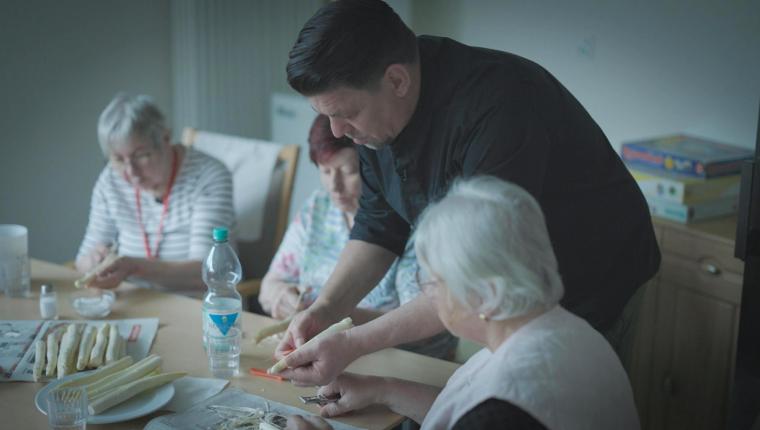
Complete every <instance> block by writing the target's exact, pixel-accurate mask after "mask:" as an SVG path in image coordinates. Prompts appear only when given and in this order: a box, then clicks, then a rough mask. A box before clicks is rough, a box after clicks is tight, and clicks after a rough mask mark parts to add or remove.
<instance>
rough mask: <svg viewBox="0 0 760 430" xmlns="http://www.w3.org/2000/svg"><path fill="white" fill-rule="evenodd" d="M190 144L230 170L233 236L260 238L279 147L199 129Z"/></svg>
mask: <svg viewBox="0 0 760 430" xmlns="http://www.w3.org/2000/svg"><path fill="white" fill-rule="evenodd" d="M193 147H195V148H196V149H198V150H199V151H203V152H205V153H206V154H209V155H211V156H212V157H214V158H216V159H218V160H220V161H221V162H222V163H224V165H225V166H227V168H228V169H229V170H230V172H232V185H233V190H232V200H233V204H234V206H235V217H236V218H237V228H236V229H235V237H236V238H237V239H238V240H243V241H255V240H258V239H259V238H260V237H261V228H262V222H263V220H264V207H265V205H266V201H267V193H268V192H269V187H270V185H271V181H272V174H273V173H274V168H275V165H276V163H277V155H278V154H279V153H280V149H282V146H281V145H279V144H276V143H273V142H269V141H266V140H258V139H248V138H243V137H237V136H230V135H225V134H219V133H210V132H205V131H198V132H196V134H195V140H194V143H193Z"/></svg>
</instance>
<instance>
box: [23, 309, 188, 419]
mask: <svg viewBox="0 0 760 430" xmlns="http://www.w3.org/2000/svg"><path fill="white" fill-rule="evenodd" d="M93 368H96V369H97V370H95V371H94V372H92V373H91V374H89V375H86V376H83V377H81V378H76V379H72V380H70V381H66V382H64V383H62V384H60V385H58V386H57V387H56V389H61V388H66V387H74V386H83V387H84V388H85V391H86V392H87V400H88V402H89V411H90V414H91V415H97V414H99V413H101V412H103V411H105V410H107V409H109V408H111V407H113V406H115V405H117V404H119V403H122V402H124V401H125V400H127V399H130V398H132V397H134V396H136V395H137V394H139V393H141V392H143V391H147V390H149V389H151V388H155V387H158V386H161V385H164V384H167V383H169V382H171V381H173V380H175V379H177V378H180V377H182V376H184V375H185V373H182V372H175V373H163V374H162V373H160V371H161V357H159V356H157V355H150V356H148V357H146V358H144V359H143V360H140V361H139V362H137V363H134V360H133V359H132V357H130V356H128V355H126V339H125V338H124V337H123V336H121V335H120V334H119V331H118V329H117V328H116V326H113V325H110V324H108V323H105V324H104V325H103V326H101V327H100V328H99V329H98V328H97V327H95V326H93V325H88V324H76V323H73V324H69V325H68V326H66V328H65V329H58V330H55V331H53V332H51V333H49V334H48V335H47V339H46V341H42V340H39V341H37V342H36V343H35V361H34V368H33V373H32V374H33V376H34V380H35V381H38V380H40V378H41V377H42V372H43V370H44V371H45V374H46V375H47V376H56V374H57V376H58V378H62V377H64V376H66V375H70V374H72V373H75V372H76V371H78V370H85V369H93Z"/></svg>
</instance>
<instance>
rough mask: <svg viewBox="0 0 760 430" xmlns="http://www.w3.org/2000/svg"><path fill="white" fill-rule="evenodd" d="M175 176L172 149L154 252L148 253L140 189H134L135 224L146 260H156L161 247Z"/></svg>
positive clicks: (175, 166) (175, 167)
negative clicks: (143, 247)
mask: <svg viewBox="0 0 760 430" xmlns="http://www.w3.org/2000/svg"><path fill="white" fill-rule="evenodd" d="M176 176H177V151H176V150H174V148H172V174H171V176H170V177H169V187H168V188H167V189H166V194H165V195H164V208H163V210H162V211H161V219H160V220H159V222H158V232H157V233H156V252H155V253H153V252H151V251H150V242H149V241H148V233H147V232H146V231H145V225H144V224H143V220H142V204H141V203H140V188H139V187H135V201H136V202H137V222H138V224H140V231H141V232H142V236H143V244H144V245H145V254H147V256H148V260H152V259H154V258H158V248H159V246H160V245H161V239H162V238H163V233H164V220H165V219H166V214H167V213H169V196H171V193H172V187H174V178H175V177H176Z"/></svg>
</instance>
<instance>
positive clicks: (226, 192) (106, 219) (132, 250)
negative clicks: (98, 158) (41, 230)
mask: <svg viewBox="0 0 760 430" xmlns="http://www.w3.org/2000/svg"><path fill="white" fill-rule="evenodd" d="M140 205H141V207H142V220H143V225H144V226H145V232H146V233H147V235H148V243H149V244H150V247H151V252H155V251H156V236H157V233H158V225H159V222H160V220H161V213H162V211H163V203H162V202H160V201H157V200H156V198H155V197H154V196H153V194H151V193H140ZM234 220H235V214H234V209H233V206H232V176H231V175H230V172H229V170H227V168H226V167H225V166H224V165H223V164H222V163H221V162H220V161H218V160H216V159H215V158H212V157H210V156H208V155H206V154H204V153H202V152H200V151H196V150H193V149H192V148H186V149H185V157H184V158H183V160H182V164H181V165H180V168H179V171H178V172H177V178H176V179H175V182H174V186H173V188H172V190H171V195H170V196H169V210H168V213H167V214H166V219H165V220H164V227H163V235H162V239H161V243H160V244H159V245H158V256H159V259H160V260H166V261H187V260H196V261H202V260H203V259H204V258H205V257H206V255H207V254H208V252H209V251H210V250H211V246H212V245H213V240H212V237H211V232H212V230H213V228H214V227H219V226H224V227H228V228H230V229H232V228H233V227H234ZM110 243H118V246H119V255H126V256H130V257H139V258H146V257H147V254H146V250H145V244H144V242H143V234H142V230H141V229H140V224H139V222H138V220H137V205H136V201H135V190H134V188H133V186H132V185H130V184H129V183H128V182H127V181H126V180H125V179H124V177H123V176H122V175H120V174H119V173H117V172H115V171H114V170H113V169H112V168H110V167H109V166H106V167H105V168H104V169H103V171H102V172H101V174H100V176H99V177H98V180H97V182H96V183H95V188H94V189H93V192H92V203H91V205H90V219H89V223H88V225H87V231H86V232H85V236H84V240H83V241H82V244H81V245H80V247H79V252H78V254H77V258H80V257H82V256H85V255H87V254H89V253H90V252H92V250H93V249H94V248H95V246H97V245H98V244H104V245H107V244H110ZM130 281H133V279H130ZM138 283H144V282H139V281H138Z"/></svg>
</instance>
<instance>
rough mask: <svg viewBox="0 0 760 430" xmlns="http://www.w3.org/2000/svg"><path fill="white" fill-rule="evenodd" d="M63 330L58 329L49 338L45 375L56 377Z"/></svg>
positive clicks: (49, 334)
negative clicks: (59, 345) (59, 344)
mask: <svg viewBox="0 0 760 430" xmlns="http://www.w3.org/2000/svg"><path fill="white" fill-rule="evenodd" d="M62 335H63V330H61V329H57V330H55V331H54V332H52V333H48V336H47V367H45V375H47V376H55V373H56V372H55V368H56V366H57V364H58V342H60V341H61V336H62Z"/></svg>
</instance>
